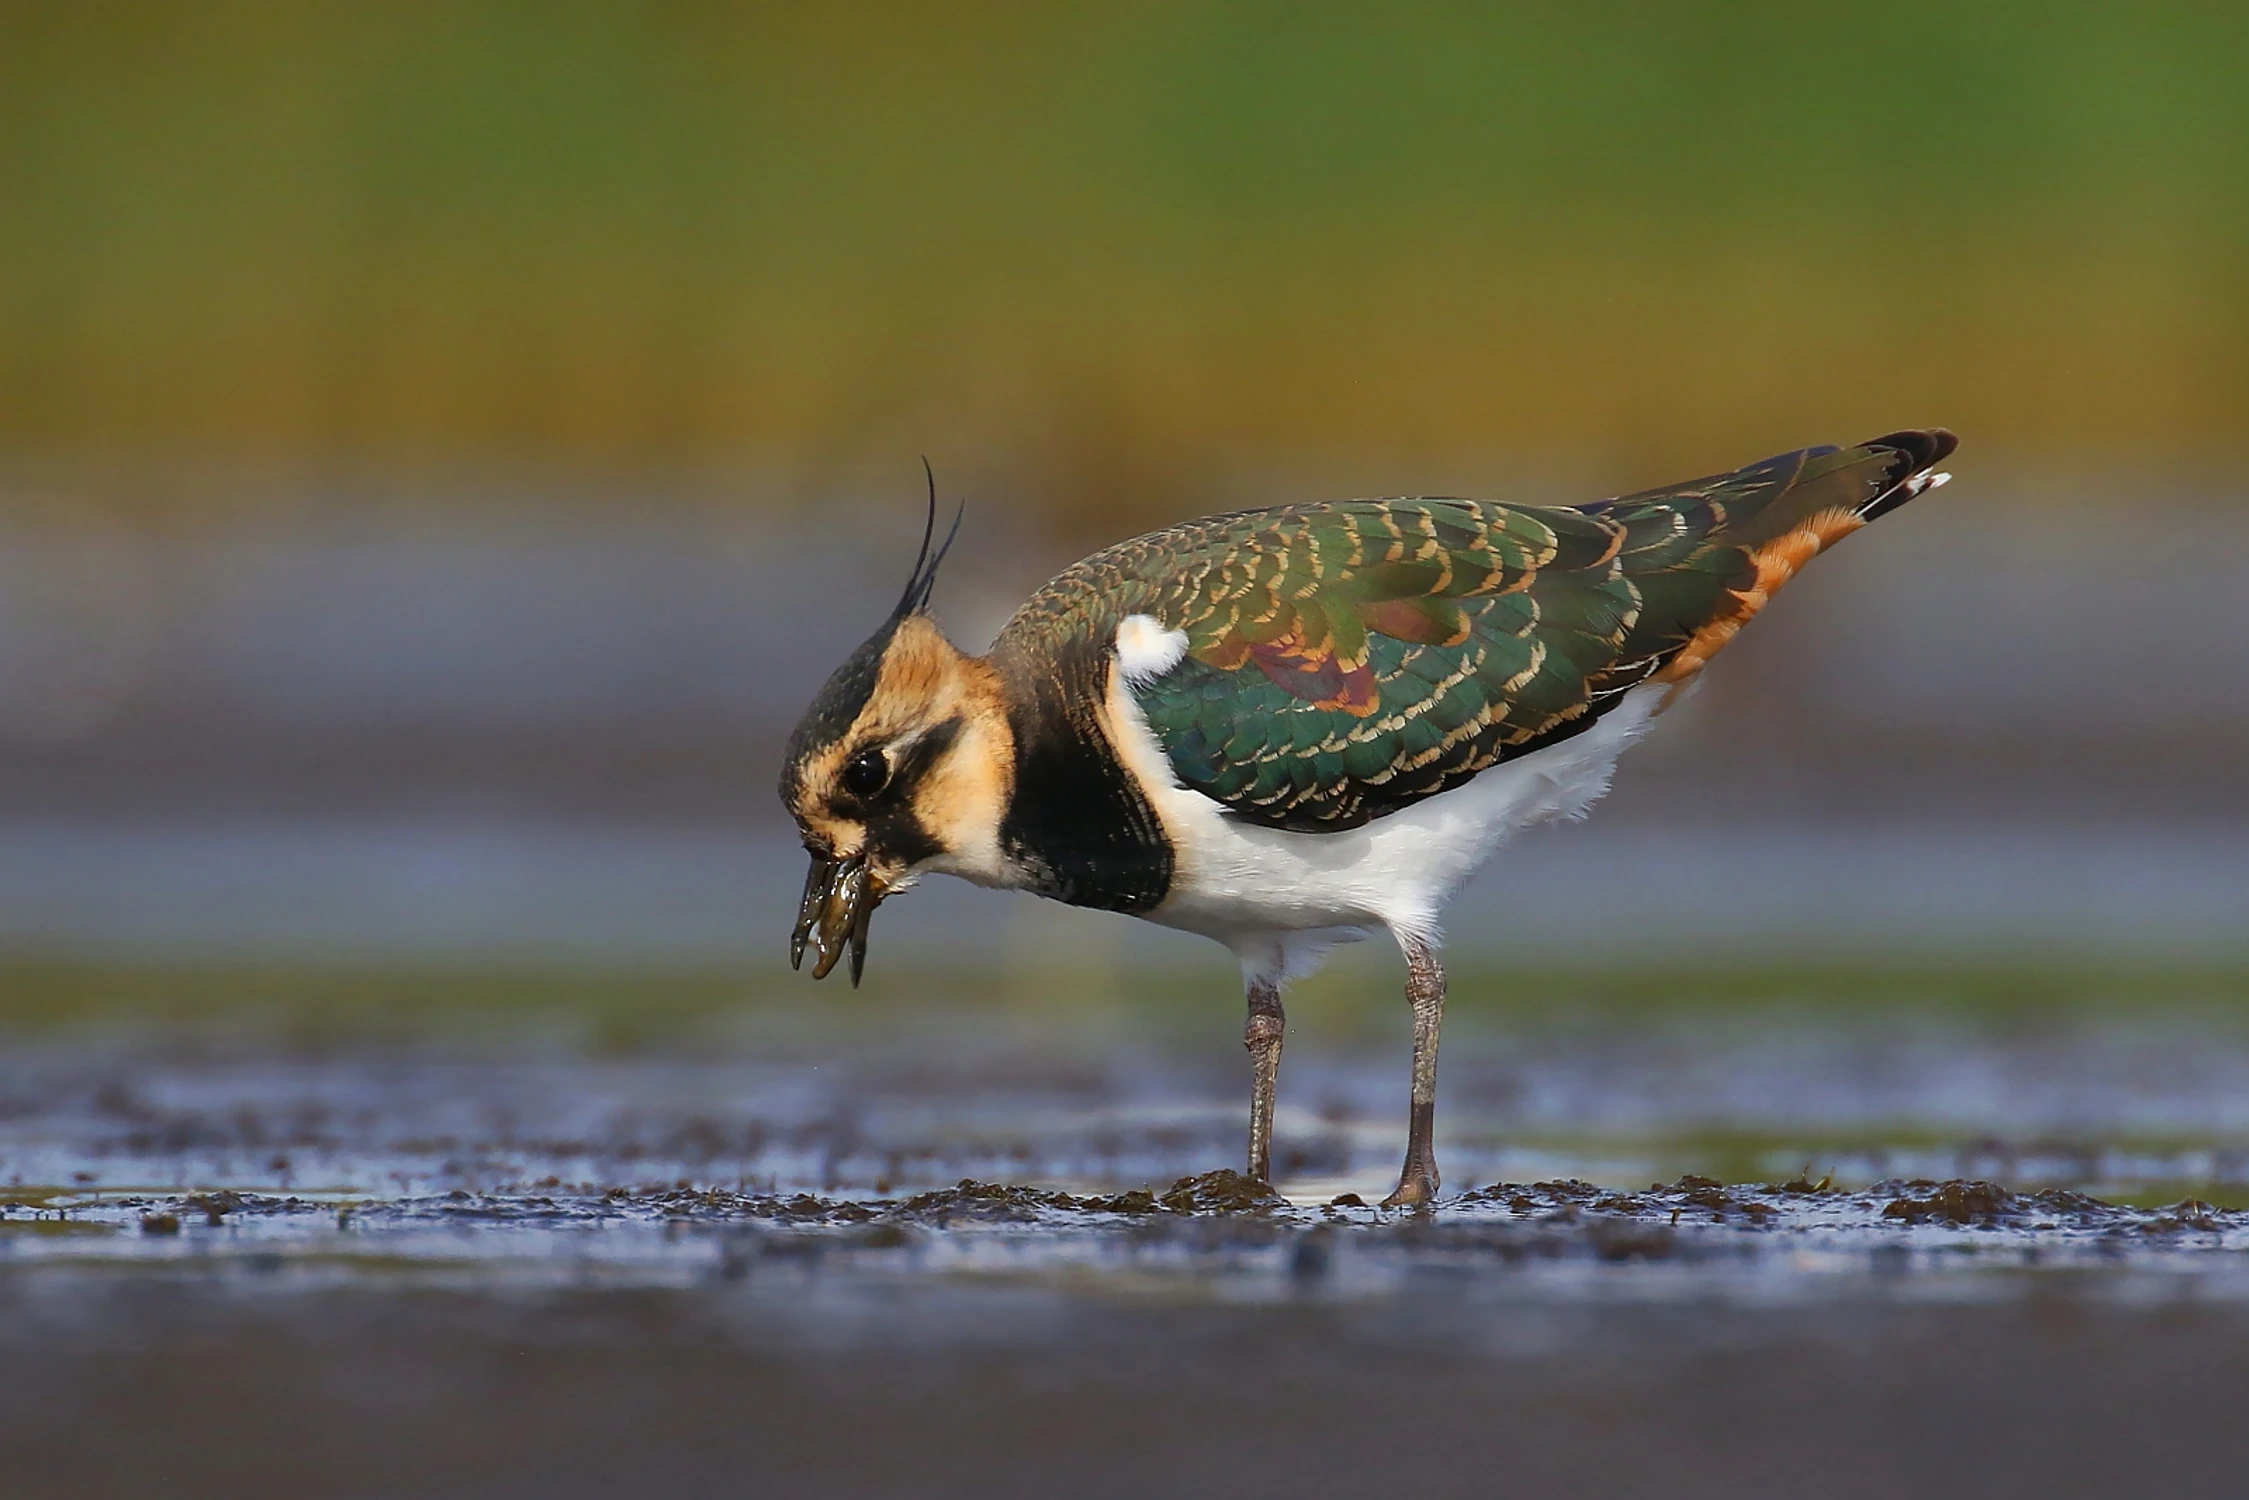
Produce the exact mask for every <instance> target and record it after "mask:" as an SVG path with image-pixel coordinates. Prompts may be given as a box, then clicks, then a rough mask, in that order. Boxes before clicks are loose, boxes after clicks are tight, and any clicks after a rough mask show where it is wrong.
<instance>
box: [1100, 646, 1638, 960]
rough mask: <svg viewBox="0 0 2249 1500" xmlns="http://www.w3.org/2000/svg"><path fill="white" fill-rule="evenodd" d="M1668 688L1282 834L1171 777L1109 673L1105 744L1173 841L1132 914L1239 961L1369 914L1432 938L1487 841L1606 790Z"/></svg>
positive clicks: (1349, 930)
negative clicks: (1439, 782) (1405, 791)
mask: <svg viewBox="0 0 2249 1500" xmlns="http://www.w3.org/2000/svg"><path fill="white" fill-rule="evenodd" d="M1673 691H1674V690H1673V689H1672V688H1670V687H1668V686H1663V685H1657V684H1650V685H1647V686H1644V687H1639V688H1635V689H1633V690H1632V692H1630V693H1628V694H1626V695H1625V698H1624V700H1623V701H1622V702H1621V703H1619V704H1617V706H1616V707H1615V708H1613V709H1611V710H1610V711H1609V712H1608V713H1607V714H1605V715H1603V716H1602V718H1601V720H1600V722H1598V723H1596V724H1595V725H1594V726H1593V727H1592V728H1590V729H1588V730H1586V731H1585V732H1584V733H1582V734H1579V735H1576V736H1574V737H1572V738H1570V739H1567V740H1564V741H1562V742H1561V743H1560V744H1558V745H1551V746H1548V747H1547V748H1546V749H1544V750H1539V751H1534V752H1533V753H1532V754H1529V755H1526V756H1524V757H1523V758H1521V759H1520V760H1513V761H1508V762H1506V763H1505V764H1503V765H1499V766H1494V767H1492V768H1491V769H1490V770H1487V771H1485V772H1483V773H1481V774H1480V775H1478V776H1477V777H1476V778H1475V779H1473V780H1472V781H1469V782H1467V783H1466V784H1464V785H1462V786H1457V787H1454V788H1453V789H1452V790H1450V791H1448V792H1443V793H1440V794H1439V795H1437V796H1435V797H1430V798H1427V799H1426V800H1424V801H1421V802H1417V803H1415V804H1413V805H1412V806H1411V807H1407V808H1404V809H1402V810H1400V811H1398V812H1394V813H1391V814H1390V815H1389V816H1387V817H1382V818H1377V819H1375V820H1374V821H1373V822H1370V823H1367V824H1364V825H1362V826H1361V827H1358V828H1354V829H1349V830H1347V831H1344V832H1340V833H1292V832H1288V831H1286V830H1282V829H1277V828H1261V827H1258V826H1256V825H1254V824H1251V823H1246V822H1243V821H1242V820H1241V819H1239V818H1235V817H1232V816H1230V815H1229V814H1227V812H1226V811H1225V809H1224V807H1223V806H1222V805H1221V804H1219V803H1218V802H1216V801H1213V800H1212V799H1211V798H1209V797H1206V796H1204V795H1203V794H1202V793H1200V792H1197V791H1192V790H1189V789H1188V788H1186V787H1183V786H1181V785H1180V784H1179V782H1178V779H1177V777H1175V776H1174V775H1173V774H1172V769H1171V762H1170V761H1169V759H1168V758H1167V757H1166V756H1165V755H1164V753H1163V748H1162V746H1160V745H1159V744H1158V743H1157V742H1156V737H1155V735H1154V733H1153V732H1152V731H1150V729H1149V728H1148V721H1147V719H1146V718H1145V716H1143V715H1142V714H1141V712H1140V707H1139V705H1138V704H1137V703H1135V702H1134V701H1133V699H1132V695H1131V693H1130V692H1129V691H1128V690H1127V688H1126V686H1125V684H1124V682H1123V680H1122V675H1121V674H1118V675H1117V677H1116V678H1115V679H1113V680H1112V682H1111V684H1110V689H1109V695H1108V696H1109V702H1108V707H1109V717H1110V720H1111V725H1110V727H1111V730H1112V733H1113V734H1114V735H1115V737H1116V742H1117V750H1118V753H1119V755H1120V756H1121V758H1122V759H1123V760H1124V762H1125V764H1126V765H1127V766H1128V767H1129V768H1130V769H1131V770H1132V772H1133V774H1134V775H1135V776H1136V777H1137V778H1138V779H1139V781H1140V783H1141V786H1142V788H1143V790H1144V791H1146V793H1147V794H1148V797H1149V800H1150V801H1151V802H1152V803H1153V804H1154V806H1155V809H1156V813H1157V816H1158V817H1160V818H1161V819H1162V820H1163V824H1164V831H1165V832H1166V833H1167V834H1168V835H1169V836H1170V838H1171V842H1172V846H1173V850H1174V853H1175V866H1174V871H1173V875H1172V884H1171V892H1170V894H1169V895H1168V896H1167V897H1166V898H1165V900H1164V902H1163V904H1162V905H1161V906H1159V907H1157V908H1156V909H1155V910H1154V911H1151V912H1148V913H1145V915H1146V916H1147V918H1148V919H1149V920H1150V921H1153V922H1160V923H1162V924H1163V925H1165V926H1167V927H1178V928H1182V929H1184V930H1186V931H1188V932H1198V933H1201V934H1203V935H1204V936H1206V937H1212V938H1216V939H1218V940H1219V941H1220V942H1222V943H1225V944H1226V945H1227V946H1228V947H1230V948H1232V949H1234V951H1235V952H1236V953H1237V954H1240V955H1241V957H1242V960H1243V962H1244V964H1245V965H1248V966H1251V967H1254V968H1260V969H1280V970H1284V971H1287V972H1291V973H1301V972H1303V970H1304V968H1305V967H1306V966H1307V965H1308V964H1309V963H1313V962H1316V961H1317V958H1318V955H1319V954H1320V953H1321V952H1323V951H1324V950H1325V949H1326V948H1327V947H1328V946H1329V945H1330V944H1332V943H1335V942H1339V941H1349V940H1352V939H1355V938H1359V937H1363V936H1365V935H1366V929H1368V928H1371V927H1375V926H1381V927H1386V928H1389V929H1390V930H1391V931H1393V932H1396V933H1400V934H1404V935H1408V936H1412V937H1416V938H1422V939H1427V940H1430V941H1434V940H1435V939H1436V938H1437V936H1438V921H1439V918H1440V916H1441V914H1442V913H1443V910H1444V907H1445V904H1446V903H1447V902H1448V901H1450V900H1451V899H1452V897H1453V896H1454V895H1455V894H1456V893H1457V892H1458V891H1459V889H1460V887H1461V886H1462V885H1463V884H1465V883H1466V882H1467V880H1468V878H1469V877H1470V876H1471V875H1473V874H1475V873H1476V871H1477V869H1478V868H1479V867H1480V866H1481V865H1482V864H1483V863H1484V861H1485V860H1486V859H1488V858H1490V856H1491V854H1492V851H1493V850H1495V849H1497V848H1498V847H1499V846H1500V845H1501V844H1503V843H1505V842H1506V841H1507V839H1508V838H1509V837H1510V836H1512V835H1513V834H1515V833H1517V832H1519V831H1520V830H1522V829H1525V828H1529V827H1531V826H1533V825H1535V824H1538V823H1543V822H1546V821H1547V820H1549V819H1552V818H1574V817H1581V816H1583V815H1584V813H1585V811H1586V810H1587V809H1588V808H1590V807H1591V806H1592V805H1593V803H1594V802H1595V801H1596V800H1597V799H1598V798H1599V797H1600V796H1601V794H1602V793H1603V792H1605V791H1607V790H1608V788H1609V774H1610V771H1611V769H1612V767H1613V766H1614V765H1615V763H1616V758H1617V756H1618V754H1619V753H1621V752H1622V751H1623V749H1624V747H1625V746H1627V745H1629V744H1631V743H1632V742H1633V741H1634V740H1636V739H1638V738H1639V737H1640V735H1641V734H1643V733H1644V732H1645V731H1646V729H1647V727H1648V723H1649V721H1650V719H1651V718H1653V716H1654V715H1655V713H1656V712H1657V711H1658V710H1659V709H1661V708H1662V707H1664V705H1665V702H1666V700H1667V699H1668V698H1669V697H1670V696H1671V695H1672V693H1673Z"/></svg>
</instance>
